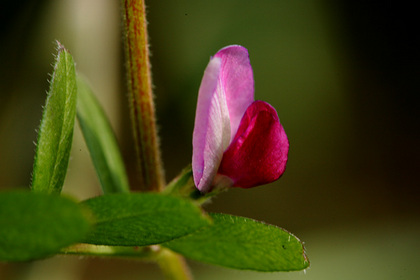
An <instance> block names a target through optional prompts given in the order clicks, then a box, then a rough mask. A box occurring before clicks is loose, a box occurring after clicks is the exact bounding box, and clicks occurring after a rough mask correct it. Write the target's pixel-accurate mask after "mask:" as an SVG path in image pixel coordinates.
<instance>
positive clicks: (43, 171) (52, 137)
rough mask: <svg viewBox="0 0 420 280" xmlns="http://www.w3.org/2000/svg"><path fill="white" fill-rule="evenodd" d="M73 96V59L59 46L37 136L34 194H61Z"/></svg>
mask: <svg viewBox="0 0 420 280" xmlns="http://www.w3.org/2000/svg"><path fill="white" fill-rule="evenodd" d="M76 97H77V89H76V74H75V70H74V62H73V58H72V56H71V55H70V53H69V52H68V51H67V50H66V49H65V48H64V47H63V46H62V45H60V43H58V54H57V60H56V63H55V66H54V73H53V75H52V80H51V84H50V90H49V92H48V96H47V102H46V105H45V108H44V113H43V116H42V120H41V126H40V129H39V134H38V142H37V148H36V154H35V162H34V170H33V175H32V176H33V177H32V189H33V190H34V191H40V192H46V193H60V192H61V189H62V187H63V183H64V179H65V177H66V172H67V166H68V163H69V156H70V149H71V143H72V140H73V127H74V119H75V116H76Z"/></svg>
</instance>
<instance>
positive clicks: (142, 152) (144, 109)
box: [121, 0, 192, 280]
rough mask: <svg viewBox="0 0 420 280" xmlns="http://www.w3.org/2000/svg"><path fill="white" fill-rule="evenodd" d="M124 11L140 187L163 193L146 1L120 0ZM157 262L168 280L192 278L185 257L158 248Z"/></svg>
mask: <svg viewBox="0 0 420 280" xmlns="http://www.w3.org/2000/svg"><path fill="white" fill-rule="evenodd" d="M121 12H122V15H123V30H124V47H125V64H126V70H127V84H128V92H129V104H130V111H131V121H132V127H133V133H134V141H135V145H136V152H137V158H138V163H139V167H140V168H139V169H140V179H141V184H142V186H144V187H145V188H146V189H147V190H154V191H162V190H163V186H164V185H165V180H164V173H163V167H162V162H161V158H160V152H159V145H158V137H157V132H156V119H155V108H154V103H153V94H152V79H151V72H150V61H149V48H148V43H147V22H146V11H145V4H144V0H121ZM156 262H157V263H158V265H159V267H160V268H161V269H162V271H163V273H164V275H165V277H166V278H167V279H170V280H190V279H192V278H191V275H190V272H189V269H188V266H187V265H186V263H185V260H184V258H183V257H182V256H180V255H178V254H176V253H174V252H172V251H170V250H168V249H164V248H160V247H159V252H158V256H157V259H156Z"/></svg>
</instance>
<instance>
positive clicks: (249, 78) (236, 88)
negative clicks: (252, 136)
mask: <svg viewBox="0 0 420 280" xmlns="http://www.w3.org/2000/svg"><path fill="white" fill-rule="evenodd" d="M253 101H254V80H253V74H252V68H251V65H250V62H249V57H248V51H247V50H246V49H245V48H244V47H241V46H228V47H225V48H223V49H221V50H220V51H218V52H217V53H216V54H215V55H214V57H212V58H211V59H210V62H209V64H208V66H207V68H206V70H205V73H204V76H203V79H202V81H201V85H200V90H199V93H198V100H197V110H196V116H195V124H194V132H193V157H192V170H193V177H194V183H195V185H196V186H197V188H198V189H199V190H200V191H202V192H207V191H209V190H210V188H211V186H212V184H213V180H214V178H215V176H216V174H217V170H218V168H219V165H220V162H221V160H222V156H223V152H224V151H225V150H226V149H227V147H228V146H229V143H230V141H231V140H232V138H233V136H234V135H235V134H236V131H237V129H238V126H239V122H240V119H241V118H242V116H243V114H244V113H245V111H246V109H247V108H248V106H249V105H250V104H251V103H252V102H253Z"/></svg>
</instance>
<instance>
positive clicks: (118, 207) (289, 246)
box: [0, 0, 309, 279]
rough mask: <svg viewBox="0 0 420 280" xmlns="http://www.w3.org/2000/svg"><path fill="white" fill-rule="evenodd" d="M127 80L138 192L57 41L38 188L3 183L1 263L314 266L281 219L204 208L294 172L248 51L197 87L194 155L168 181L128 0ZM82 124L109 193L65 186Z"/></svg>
mask: <svg viewBox="0 0 420 280" xmlns="http://www.w3.org/2000/svg"><path fill="white" fill-rule="evenodd" d="M121 10H122V16H123V22H124V24H123V26H124V30H123V31H124V41H125V54H126V56H125V58H126V63H125V65H126V69H127V85H128V91H129V100H130V106H131V108H130V111H131V119H132V128H133V135H134V139H135V145H136V151H137V157H138V167H139V168H138V170H139V172H138V174H139V176H140V181H141V187H142V189H143V190H145V191H143V192H137V193H134V192H130V186H129V183H128V182H129V181H128V178H127V174H126V171H125V167H124V163H123V160H122V157H121V154H120V151H119V148H118V144H117V142H116V139H115V137H114V134H113V131H112V130H111V127H110V125H109V122H108V120H107V118H106V116H105V114H104V112H103V110H102V108H101V107H100V106H99V103H98V102H97V100H96V98H95V96H94V94H93V93H92V91H91V90H90V88H89V86H88V84H87V82H86V81H85V80H84V78H83V77H82V76H81V75H80V74H78V73H77V71H76V69H75V66H74V61H73V57H72V56H71V54H70V52H69V51H68V50H67V49H66V48H65V47H64V46H62V45H61V44H60V43H58V48H57V56H56V62H55V65H54V72H53V75H52V79H51V83H50V89H49V92H48V96H47V101H46V105H45V107H44V113H43V116H42V120H41V125H40V129H39V134H38V141H37V148H36V155H35V161H34V169H33V180H32V184H31V187H30V190H28V191H22V190H20V191H16V190H9V191H5V192H2V193H0V261H5V262H19V261H31V260H36V259H42V258H48V257H50V256H53V255H56V254H64V255H66V254H72V255H87V256H100V257H130V258H135V259H138V260H144V261H149V262H150V261H153V262H156V263H157V264H158V265H159V267H160V268H161V269H162V271H163V274H164V275H165V276H166V278H167V279H192V278H191V275H190V273H189V270H188V267H187V265H186V263H185V261H184V258H183V256H185V257H187V258H190V259H194V260H197V261H201V262H206V263H210V264H215V265H220V266H225V267H230V268H235V269H243V270H255V271H295V270H303V269H305V268H307V267H308V266H309V261H308V259H307V257H306V253H305V249H304V247H303V244H302V243H301V242H300V240H299V239H298V238H297V237H296V236H294V235H293V234H291V233H289V232H288V231H286V230H284V229H281V228H279V227H277V226H274V225H268V224H265V223H262V222H258V221H255V220H252V219H248V218H244V217H237V216H232V215H228V214H221V213H206V212H205V211H204V210H203V208H202V207H201V206H202V205H203V203H205V202H206V201H207V200H208V199H210V198H211V197H212V196H214V195H217V194H220V193H221V191H222V190H227V189H228V188H229V187H241V188H251V187H255V186H258V185H262V184H266V183H269V182H272V181H274V180H277V179H278V178H279V177H280V176H281V175H282V174H283V172H284V170H285V166H286V161H287V156H288V149H289V142H288V139H287V136H286V134H285V132H284V129H283V127H282V125H281V124H280V121H279V117H278V115H277V112H276V110H275V109H274V108H273V107H272V106H271V105H269V104H268V103H266V102H263V101H254V80H253V73H252V68H251V65H250V62H249V57H248V51H247V50H246V49H245V48H244V47H241V46H237V45H232V46H228V47H225V48H223V49H221V50H220V51H219V52H217V53H216V54H215V55H214V56H213V57H212V58H211V59H210V62H209V64H208V66H207V68H206V70H205V73H204V76H203V79H202V83H201V86H200V89H199V93H198V101H197V112H196V119H195V127H194V132H193V157H192V165H191V166H189V167H186V168H185V169H184V170H183V171H182V172H181V174H180V175H179V176H178V177H177V178H175V179H174V180H172V182H170V183H169V184H166V183H165V181H164V176H163V174H164V173H163V169H162V163H161V159H160V152H159V149H158V144H157V143H158V141H157V134H156V124H155V117H154V104H153V99H152V92H151V88H152V87H151V78H150V76H151V75H150V65H149V55H148V47H147V32H146V19H145V11H144V3H143V2H142V1H131V0H124V1H122V9H121ZM76 118H77V121H78V122H79V124H80V127H81V130H82V133H83V136H84V139H85V141H86V144H87V147H88V149H89V153H90V156H91V159H92V162H93V165H94V167H95V170H96V173H97V176H98V178H99V182H100V184H101V187H102V191H103V195H101V196H98V197H93V198H90V199H88V200H85V201H81V202H80V201H75V200H74V199H72V198H68V197H65V196H61V195H60V193H61V189H62V186H63V182H64V179H65V176H66V172H67V165H68V161H69V155H70V150H71V144H72V135H73V128H74V122H75V119H76Z"/></svg>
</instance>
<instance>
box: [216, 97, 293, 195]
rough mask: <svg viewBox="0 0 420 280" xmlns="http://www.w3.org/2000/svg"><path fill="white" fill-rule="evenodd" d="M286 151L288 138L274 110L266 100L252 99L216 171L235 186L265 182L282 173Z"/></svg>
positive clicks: (253, 185) (273, 179) (246, 186)
mask: <svg viewBox="0 0 420 280" xmlns="http://www.w3.org/2000/svg"><path fill="white" fill-rule="evenodd" d="M288 152H289V141H288V139H287V136H286V133H285V132H284V129H283V127H282V125H281V124H280V120H279V117H278V116H277V112H276V110H275V109H274V108H273V107H272V106H271V105H270V104H268V103H266V102H263V101H255V102H254V103H252V104H251V106H249V108H248V109H247V111H246V112H245V115H244V116H243V118H242V120H241V123H240V126H239V128H238V132H237V133H236V135H235V137H234V139H233V141H232V143H231V144H230V146H229V148H228V149H227V150H226V151H225V153H224V154H223V159H222V162H221V164H220V167H219V171H218V173H219V174H221V175H225V176H227V177H229V178H230V179H231V180H232V181H233V184H234V186H236V187H241V188H251V187H255V186H258V185H263V184H267V183H270V182H273V181H275V180H277V179H278V178H279V177H280V176H281V175H282V174H283V172H284V170H285V168H286V162H287V154H288Z"/></svg>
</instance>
